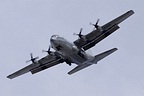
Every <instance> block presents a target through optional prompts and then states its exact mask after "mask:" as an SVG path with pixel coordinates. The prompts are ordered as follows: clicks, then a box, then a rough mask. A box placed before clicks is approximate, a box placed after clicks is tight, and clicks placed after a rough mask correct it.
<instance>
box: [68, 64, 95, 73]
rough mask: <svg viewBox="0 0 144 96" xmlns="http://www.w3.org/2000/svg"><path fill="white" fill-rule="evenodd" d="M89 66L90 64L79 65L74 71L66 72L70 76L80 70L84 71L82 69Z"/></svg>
mask: <svg viewBox="0 0 144 96" xmlns="http://www.w3.org/2000/svg"><path fill="white" fill-rule="evenodd" d="M90 65H92V64H84V65H79V66H77V67H75V68H74V69H72V70H71V71H70V72H68V74H69V75H71V74H73V73H75V72H77V71H80V70H82V69H84V68H86V67H88V66H90Z"/></svg>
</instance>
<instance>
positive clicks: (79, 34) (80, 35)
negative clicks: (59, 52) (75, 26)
mask: <svg viewBox="0 0 144 96" xmlns="http://www.w3.org/2000/svg"><path fill="white" fill-rule="evenodd" d="M82 30H83V28H81V29H80V32H79V33H78V34H77V33H73V35H77V36H79V38H82V36H83V35H82V34H81V33H82Z"/></svg>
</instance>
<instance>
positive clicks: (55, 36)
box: [51, 35, 59, 39]
mask: <svg viewBox="0 0 144 96" xmlns="http://www.w3.org/2000/svg"><path fill="white" fill-rule="evenodd" d="M57 37H59V36H58V35H52V36H51V39H56V38H57Z"/></svg>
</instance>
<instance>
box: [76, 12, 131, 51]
mask: <svg viewBox="0 0 144 96" xmlns="http://www.w3.org/2000/svg"><path fill="white" fill-rule="evenodd" d="M132 14H134V11H133V10H130V11H128V12H126V13H124V14H123V15H121V16H119V17H117V18H115V19H113V20H112V21H110V22H108V23H106V24H105V25H103V26H101V27H100V28H101V30H102V31H101V30H98V29H97V30H94V31H92V32H90V33H88V34H87V35H84V36H83V37H82V38H80V39H77V40H76V41H74V44H75V45H76V46H77V47H78V48H83V49H84V50H88V49H90V48H91V47H93V46H95V45H96V44H97V43H98V42H100V41H101V40H103V39H104V38H106V37H107V36H109V35H110V34H112V33H113V32H115V31H116V30H117V29H119V26H118V24H120V23H121V22H122V21H124V20H125V19H127V18H128V17H130V16H131V15H132Z"/></svg>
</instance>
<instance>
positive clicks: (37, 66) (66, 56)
mask: <svg viewBox="0 0 144 96" xmlns="http://www.w3.org/2000/svg"><path fill="white" fill-rule="evenodd" d="M132 14H134V11H133V10H130V11H128V12H126V13H124V14H123V15H121V16H119V17H117V18H116V19H114V20H112V21H110V22H108V23H106V24H105V25H103V26H99V25H98V22H99V19H98V20H97V22H96V24H92V25H93V26H94V27H95V29H94V30H93V31H92V32H90V33H88V34H86V35H82V34H81V33H82V29H81V30H80V32H79V34H76V35H78V36H79V38H78V39H77V40H75V41H74V42H73V43H70V42H69V41H67V40H66V39H64V38H63V37H60V36H58V35H53V36H51V38H50V43H51V47H52V48H53V49H54V50H55V52H52V51H51V50H50V47H49V49H48V50H47V51H44V52H47V53H48V55H47V56H45V57H43V58H41V59H39V60H37V59H38V57H35V58H34V57H33V55H32V54H31V60H29V61H32V64H30V65H28V66H26V67H25V68H23V69H21V70H19V71H17V72H15V73H13V74H11V75H9V76H7V78H9V79H13V78H15V77H17V76H20V75H23V74H25V73H27V72H31V73H32V74H35V73H37V72H40V71H42V70H45V69H47V68H50V67H52V66H55V65H58V64H60V63H63V62H66V63H67V64H69V65H71V64H73V63H75V64H76V65H77V66H76V67H75V68H74V69H72V70H71V71H70V72H68V74H69V75H71V74H73V73H75V72H77V71H79V70H82V69H84V68H86V67H88V66H91V65H93V64H97V62H98V61H100V60H101V59H103V58H105V57H106V56H108V55H110V54H111V53H113V52H115V51H116V50H117V48H113V49H110V50H108V51H105V52H103V53H101V54H98V55H95V56H92V55H89V54H88V53H87V52H86V50H88V49H90V48H91V47H93V46H95V45H96V44H97V43H98V42H100V41H101V40H103V39H104V38H106V37H107V36H109V35H110V34H112V33H113V32H115V31H116V30H118V29H119V28H120V27H119V26H118V24H120V23H121V22H122V21H124V20H125V19H127V18H128V17H130V16H131V15H132ZM29 61H27V62H29Z"/></svg>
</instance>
